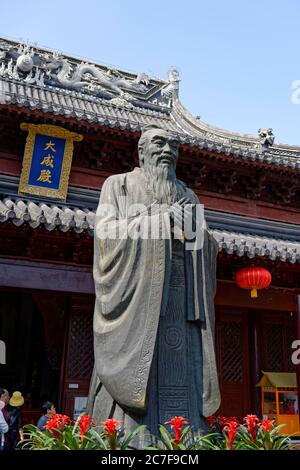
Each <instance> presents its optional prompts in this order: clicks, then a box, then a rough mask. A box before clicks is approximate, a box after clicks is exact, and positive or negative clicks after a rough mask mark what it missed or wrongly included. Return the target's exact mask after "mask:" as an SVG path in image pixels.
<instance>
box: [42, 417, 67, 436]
mask: <svg viewBox="0 0 300 470" xmlns="http://www.w3.org/2000/svg"><path fill="white" fill-rule="evenodd" d="M69 423H70V418H69V416H67V415H60V414H54V415H52V416H51V419H50V421H48V423H46V425H45V428H46V429H49V431H51V433H52V434H53V436H54V437H56V438H59V437H60V432H61V431H63V429H64V427H65V426H66V425H68V424H69ZM58 431H60V432H58Z"/></svg>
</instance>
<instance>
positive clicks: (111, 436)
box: [21, 414, 289, 450]
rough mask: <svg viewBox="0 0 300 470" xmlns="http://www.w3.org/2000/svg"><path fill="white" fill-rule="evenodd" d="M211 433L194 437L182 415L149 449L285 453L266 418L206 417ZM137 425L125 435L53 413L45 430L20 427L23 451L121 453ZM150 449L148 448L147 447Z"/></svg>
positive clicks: (117, 425) (112, 426) (111, 424)
mask: <svg viewBox="0 0 300 470" xmlns="http://www.w3.org/2000/svg"><path fill="white" fill-rule="evenodd" d="M208 425H209V426H210V428H211V432H210V433H209V434H207V435H205V436H199V435H195V434H194V433H193V432H192V427H191V426H190V425H189V423H188V422H187V420H186V419H185V418H184V417H183V416H175V417H173V418H172V419H171V420H170V421H168V422H167V423H165V425H164V426H163V425H161V426H160V427H159V436H158V437H157V438H155V442H156V444H155V446H153V447H151V449H152V450H250V449H252V450H288V449H289V443H288V442H289V437H288V436H284V435H282V434H280V429H281V428H282V425H281V426H275V425H274V423H273V422H272V421H270V420H268V419H265V420H262V421H260V420H259V419H258V417H257V416H256V415H247V416H245V418H244V420H243V422H242V423H239V421H238V420H237V418H226V417H215V416H213V417H210V418H208ZM144 428H145V426H138V427H137V428H136V429H135V430H134V431H133V432H130V433H126V430H125V429H123V427H122V423H121V422H120V421H118V420H116V419H107V420H106V421H104V422H103V423H101V425H100V426H97V425H96V424H95V423H94V422H93V420H92V418H91V417H90V416H88V415H81V416H80V417H79V418H78V419H77V420H76V421H75V422H73V421H71V419H70V418H69V417H68V416H66V415H61V414H55V415H53V416H52V418H51V420H50V421H49V422H48V423H47V424H46V429H45V431H40V430H39V429H38V428H37V427H36V426H33V425H27V426H25V427H24V440H23V441H22V443H21V447H22V448H23V449H31V450H125V449H130V448H133V447H132V446H131V444H132V442H133V441H134V439H135V437H136V436H137V435H138V434H139V433H140V432H143V431H144ZM149 449H150V448H149Z"/></svg>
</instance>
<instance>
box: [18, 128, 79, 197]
mask: <svg viewBox="0 0 300 470" xmlns="http://www.w3.org/2000/svg"><path fill="white" fill-rule="evenodd" d="M21 129H23V130H28V137H27V142H26V147H25V152H24V160H23V169H22V174H21V179H20V186H19V193H21V194H22V193H24V194H26V193H29V194H35V195H39V196H45V197H50V198H51V197H52V198H55V199H63V200H65V199H66V195H67V190H68V180H69V174H70V170H71V163H72V154H73V141H77V142H78V141H80V140H82V136H81V135H80V134H76V133H74V132H70V131H68V130H66V129H63V128H61V127H58V126H51V125H44V124H40V125H35V124H27V123H23V124H21Z"/></svg>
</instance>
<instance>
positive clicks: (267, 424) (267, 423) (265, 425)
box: [261, 419, 274, 432]
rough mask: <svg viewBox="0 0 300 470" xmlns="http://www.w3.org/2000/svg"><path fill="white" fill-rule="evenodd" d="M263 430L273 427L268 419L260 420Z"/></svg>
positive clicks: (269, 429)
mask: <svg viewBox="0 0 300 470" xmlns="http://www.w3.org/2000/svg"><path fill="white" fill-rule="evenodd" d="M261 426H262V428H263V432H267V431H271V430H272V429H273V427H274V424H273V422H272V421H271V420H270V419H263V420H262V422H261Z"/></svg>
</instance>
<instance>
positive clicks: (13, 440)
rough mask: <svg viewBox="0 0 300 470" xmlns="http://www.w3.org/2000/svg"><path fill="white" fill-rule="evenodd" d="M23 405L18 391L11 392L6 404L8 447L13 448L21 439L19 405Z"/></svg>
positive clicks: (22, 399)
mask: <svg viewBox="0 0 300 470" xmlns="http://www.w3.org/2000/svg"><path fill="white" fill-rule="evenodd" d="M23 405H24V397H23V396H22V393H21V392H19V391H16V392H13V394H12V397H11V398H10V400H9V404H8V405H7V406H6V410H7V412H8V414H9V418H10V423H9V446H10V447H9V449H10V450H14V449H15V448H16V445H17V443H18V441H19V440H20V439H21V440H22V439H23V432H22V412H21V407H22V406H23Z"/></svg>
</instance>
